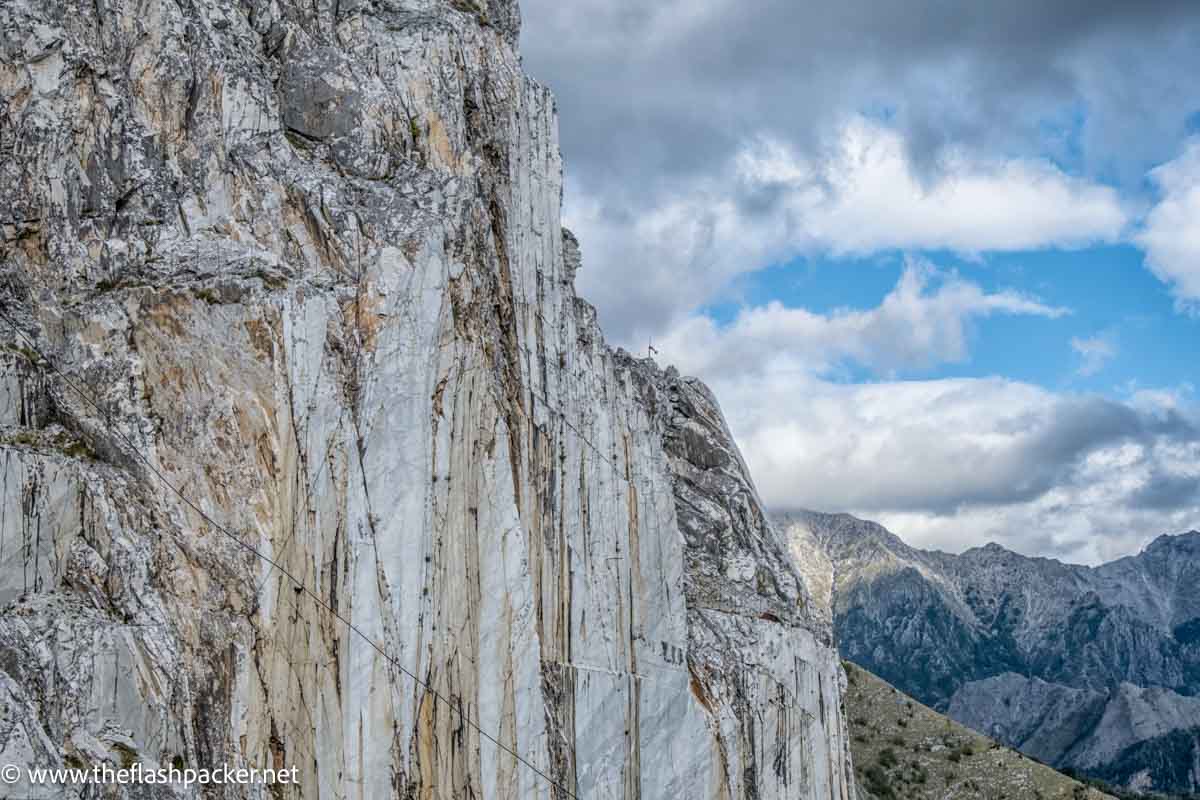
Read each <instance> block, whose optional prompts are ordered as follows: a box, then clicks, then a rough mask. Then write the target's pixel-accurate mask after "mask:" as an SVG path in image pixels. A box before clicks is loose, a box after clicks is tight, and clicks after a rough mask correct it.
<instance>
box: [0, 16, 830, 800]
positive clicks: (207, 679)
mask: <svg viewBox="0 0 1200 800" xmlns="http://www.w3.org/2000/svg"><path fill="white" fill-rule="evenodd" d="M517 24H518V16H517V10H516V8H515V4H514V3H512V2H510V0H488V2H486V3H485V2H480V0H451V1H450V2H440V1H439V2H435V0H390V2H384V1H382V0H381V1H380V2H370V3H369V2H361V1H358V0H340V2H337V1H335V0H316V1H315V2H303V3H301V2H282V1H280V0H245V1H244V2H241V3H225V2H220V1H219V0H197V2H193V3H188V4H182V5H181V4H177V3H173V2H167V1H166V0H101V1H100V2H95V3H93V2H91V0H88V2H82V1H81V0H80V1H79V2H67V1H66V0H56V1H55V2H41V1H40V0H36V1H35V0H14V2H9V3H6V4H4V6H3V8H0V32H2V39H0V48H2V56H3V57H2V58H0V97H2V103H3V108H4V114H3V115H2V116H0V120H2V122H0V125H2V126H3V127H0V149H3V150H4V153H3V156H4V157H3V159H2V160H0V161H2V165H0V185H2V186H3V189H4V193H5V196H6V198H7V207H6V208H5V209H4V210H3V212H2V213H3V217H2V219H3V229H2V232H3V247H4V250H3V261H2V265H3V266H2V269H3V273H2V274H0V302H3V304H4V309H5V313H6V314H8V315H10V316H12V317H14V318H15V319H16V320H17V322H18V323H19V324H20V325H21V326H22V328H23V330H24V331H25V332H27V333H28V335H29V336H30V337H31V338H33V339H34V340H35V341H36V342H37V344H38V347H39V349H41V350H42V351H44V352H45V353H46V354H47V355H49V356H50V358H51V359H52V360H53V361H54V362H55V363H56V364H57V365H58V366H59V367H61V368H62V369H63V370H64V371H65V372H66V373H67V374H68V375H69V376H70V377H71V378H72V380H73V381H74V382H75V383H77V384H78V385H79V386H80V387H81V388H83V389H84V390H85V392H86V393H87V394H88V395H89V396H90V397H92V398H94V399H95V400H96V402H97V403H98V408H97V407H93V406H91V405H89V403H88V402H86V401H84V400H83V399H81V397H80V396H79V395H78V394H76V393H75V392H73V391H72V390H71V389H70V388H69V387H68V385H67V383H66V382H64V381H63V380H61V379H59V378H58V377H56V376H55V375H54V373H53V372H52V371H50V370H48V369H47V367H46V365H45V364H44V363H42V362H41V361H40V360H39V359H38V357H37V356H36V354H35V353H34V352H33V350H32V348H30V347H28V346H27V345H26V344H24V343H23V342H22V341H21V340H20V339H19V338H18V337H16V336H15V335H14V334H13V333H12V331H11V330H7V329H5V330H4V331H3V332H0V344H2V347H3V350H2V351H0V426H2V427H0V473H2V475H0V492H2V493H3V497H2V502H3V511H2V513H0V607H2V608H3V613H2V615H0V762H5V763H17V764H27V765H42V766H57V765H64V764H65V765H68V766H85V767H88V766H91V765H92V764H97V763H112V764H117V765H119V764H122V763H128V762H129V761H130V760H136V761H142V762H145V763H146V764H149V765H154V764H158V765H163V766H169V765H176V766H182V765H186V766H193V767H208V766H217V765H221V764H230V765H246V766H252V765H253V766H282V767H287V766H292V765H295V766H297V767H298V769H299V774H300V778H301V785H300V786H299V787H298V788H296V789H287V790H284V792H283V796H291V797H304V798H381V797H403V798H466V797H475V798H533V797H538V798H562V797H567V796H568V795H567V794H565V793H564V792H562V791H560V790H557V789H554V788H552V787H551V785H550V784H549V783H548V782H547V781H546V780H545V779H543V778H541V777H539V776H538V775H537V774H536V773H535V772H534V771H533V770H532V769H530V768H528V767H527V766H525V765H524V764H522V763H520V762H518V761H517V760H516V759H515V758H514V757H513V756H512V755H510V754H509V753H508V752H506V751H505V750H503V749H500V748H497V747H496V746H495V745H494V744H492V743H491V742H489V741H488V740H487V739H486V738H484V737H481V736H480V735H479V733H478V732H477V731H476V730H475V729H474V728H473V727H471V726H470V725H467V724H464V723H463V721H462V716H461V714H465V715H466V716H468V717H470V718H471V719H472V720H474V721H475V722H477V723H478V725H479V726H480V727H481V728H482V729H483V730H484V731H487V732H488V733H489V734H491V735H494V736H495V737H497V738H498V739H499V740H500V741H501V742H502V743H503V744H504V745H505V747H507V748H509V749H511V750H513V751H516V752H519V753H520V754H521V755H522V756H523V757H524V758H526V759H527V760H528V761H530V762H531V763H532V764H534V765H536V766H537V768H538V769H539V770H541V771H542V772H544V773H546V774H547V775H549V776H551V777H552V778H553V780H554V781H556V782H558V783H560V784H562V785H563V786H565V787H567V788H568V789H569V791H570V792H572V793H573V794H574V795H576V796H578V797H580V798H586V800H609V799H610V798H611V799H616V798H622V799H623V800H628V799H629V798H672V800H678V798H688V799H689V800H691V798H697V799H699V800H703V799H704V798H714V799H715V798H763V799H764V800H765V799H766V798H836V799H837V800H846V799H847V798H851V797H853V788H852V785H851V783H852V781H851V779H850V769H849V758H848V749H847V743H846V740H845V736H846V733H845V727H844V722H843V718H842V714H843V712H842V706H841V697H842V680H843V676H842V671H841V667H840V664H839V662H838V660H837V654H836V651H835V650H834V649H833V647H832V642H831V636H830V626H829V619H828V615H827V614H823V613H821V612H820V611H818V610H816V609H815V607H814V606H813V605H812V603H811V601H810V599H809V593H808V589H807V588H806V586H805V584H804V581H803V580H802V578H801V577H800V573H799V572H798V571H797V569H796V567H795V565H794V563H793V562H792V561H791V559H790V557H789V556H788V555H787V551H786V548H785V547H784V546H783V545H781V544H780V542H779V540H778V539H777V537H776V535H775V533H774V531H773V529H772V528H771V527H770V526H769V525H768V524H767V523H766V521H765V519H764V517H763V513H762V510H761V505H760V503H759V501H758V499H757V497H756V495H755V493H754V489H753V486H752V484H751V483H750V479H749V477H748V475H747V472H746V470H745V466H744V464H743V463H742V461H741V458H740V456H739V455H738V454H737V451H736V448H735V447H734V445H733V443H732V440H731V439H730V436H729V433H728V431H727V429H726V428H725V425H724V422H723V420H722V419H721V415H720V412H719V410H718V409H717V406H716V403H715V401H714V400H713V399H712V398H711V396H710V395H709V394H708V392H707V390H706V389H704V388H703V387H702V386H700V385H699V384H697V383H696V382H694V381H691V380H687V379H682V378H679V377H678V376H677V375H675V374H673V373H663V372H660V371H659V370H658V369H657V368H656V367H655V366H654V365H653V364H652V363H651V362H647V361H639V360H635V359H633V358H630V357H629V356H627V355H625V354H623V353H620V352H613V351H611V350H610V349H608V348H607V347H606V345H605V344H604V341H603V339H602V336H601V334H600V332H599V330H598V328H597V326H596V323H595V318H594V314H593V312H592V310H591V309H590V307H589V306H587V304H586V303H584V302H582V301H581V300H579V299H578V298H576V297H575V294H574V290H573V287H572V278H573V275H574V272H575V270H576V269H578V268H579V267H580V256H579V252H578V248H577V245H576V243H575V242H574V238H573V237H571V236H569V235H568V234H565V233H564V232H563V231H562V229H561V228H560V223H559V204H560V197H561V173H562V165H561V162H560V158H559V148H558V140H557V125H556V119H555V114H554V102H553V98H552V97H551V96H550V94H549V93H548V92H547V91H546V90H545V89H543V88H542V87H540V86H538V85H537V84H535V83H533V82H532V81H530V80H529V79H528V78H527V77H525V75H524V74H523V73H522V71H521V66H520V60H519V57H518V55H517V53H516V51H515V40H516V37H517ZM615 135H616V132H615ZM116 431H119V432H120V433H121V434H122V435H123V436H125V437H128V438H129V439H131V440H132V441H134V442H135V443H137V445H138V447H139V449H140V450H141V452H142V453H144V454H145V455H146V456H147V457H148V458H149V459H150V461H151V462H152V463H153V464H154V465H155V467H156V468H157V469H158V470H159V471H161V472H162V474H163V475H165V477H166V478H167V479H168V480H169V481H170V482H171V483H173V484H174V486H176V487H178V488H179V489H180V490H181V491H182V492H183V493H184V494H185V495H186V496H187V497H188V498H189V499H191V500H192V501H193V502H194V503H195V504H196V505H197V506H199V507H200V508H202V509H203V510H204V512H205V514H207V515H209V516H211V517H212V518H213V519H215V520H216V521H218V522H219V523H220V524H221V525H223V526H226V527H228V528H229V529H231V530H233V531H235V532H236V533H237V534H238V535H239V536H240V537H242V538H243V539H244V540H246V541H247V542H249V543H250V544H251V545H253V546H254V547H255V548H257V549H258V550H259V551H261V552H262V553H264V554H266V555H268V556H269V557H270V558H272V559H274V560H276V561H277V562H278V563H279V564H280V565H281V566H283V567H284V568H285V569H286V570H287V571H288V572H289V573H291V574H292V575H294V576H296V577H298V578H299V579H300V580H302V581H303V582H304V583H305V584H307V585H308V586H309V587H311V588H312V589H313V590H314V591H316V592H317V593H318V594H319V595H320V596H321V597H322V598H323V599H324V601H325V602H326V603H328V604H329V605H330V606H331V607H333V608H335V609H336V610H337V612H338V614H340V615H342V616H344V617H346V618H347V619H349V620H350V621H351V622H352V623H353V624H354V625H355V626H356V627H357V628H358V629H359V630H361V631H362V632H364V633H365V634H366V635H367V636H369V637H371V638H372V639H373V640H374V641H376V642H378V643H380V644H381V646H383V647H384V649H385V650H386V652H387V654H388V656H389V658H390V659H394V661H395V663H391V662H389V659H387V658H384V657H383V656H381V655H380V654H379V653H378V652H376V651H375V650H374V649H372V648H371V647H370V646H368V645H367V644H366V643H365V642H363V641H362V640H361V639H359V638H357V637H356V636H355V635H353V634H351V632H350V631H349V630H348V629H347V628H346V626H345V625H343V624H342V623H341V622H339V621H338V620H337V619H336V618H334V617H333V615H331V614H330V613H329V612H327V611H324V610H321V609H320V608H319V607H318V606H317V605H316V604H315V603H313V602H312V601H311V600H310V598H308V597H306V596H304V595H303V594H302V593H299V592H298V591H297V590H296V587H295V585H294V584H293V582H292V581H291V580H289V579H288V578H287V577H286V576H284V575H283V573H282V572H281V571H280V570H278V569H274V568H272V567H271V566H270V565H269V564H267V563H266V562H264V561H263V560H261V559H259V558H257V557H255V556H254V555H252V554H251V553H249V552H247V551H246V550H245V549H244V548H242V547H240V546H239V545H238V544H237V543H236V542H234V541H232V540H230V539H229V538H228V537H227V536H225V535H224V534H223V533H221V532H220V531H218V530H217V529H215V528H214V527H213V526H212V525H210V524H209V523H208V522H207V521H205V519H204V518H203V517H202V516H201V515H200V514H198V513H197V512H196V511H195V510H194V509H192V508H190V507H189V506H188V505H187V504H185V503H184V502H183V501H182V500H180V498H179V497H177V496H175V495H173V494H172V493H171V491H170V490H169V489H167V488H166V487H165V486H164V485H163V484H162V483H161V482H160V481H158V480H157V479H156V478H155V477H154V476H153V475H152V474H151V472H150V470H149V469H148V468H147V467H146V466H145V465H143V464H141V463H140V462H139V461H138V460H137V459H136V458H135V457H134V456H133V455H132V452H131V449H130V447H129V446H128V444H126V443H125V442H124V441H123V440H122V438H121V437H119V436H118V435H117V434H116V433H115V432H116ZM396 664H399V665H402V666H403V668H404V671H402V670H401V669H399V668H398V667H397V666H396ZM405 671H407V672H409V673H412V674H413V675H416V676H418V677H419V678H420V679H421V681H422V682H424V683H425V684H427V685H428V687H431V688H432V689H433V690H434V691H436V692H437V693H438V694H440V695H441V696H442V697H443V698H452V702H445V701H442V700H438V699H437V698H436V697H435V696H434V694H433V692H431V691H429V690H427V689H426V688H423V687H422V686H421V685H419V684H418V683H417V682H415V681H414V680H412V679H411V678H410V677H409V676H408V675H406V674H405ZM18 788H20V787H18ZM31 791H33V790H31ZM121 791H124V792H125V793H126V794H125V796H130V797H132V796H135V794H134V790H130V789H126V790H121ZM193 791H194V790H193ZM260 795H262V790H261V789H259V788H244V787H243V788H238V787H224V788H222V789H220V790H219V792H218V793H217V794H215V795H213V796H224V797H242V796H247V797H249V796H260ZM35 796H36V795H35ZM136 796H137V797H154V796H162V797H168V796H174V795H172V794H171V793H170V792H169V791H168V790H165V789H162V788H161V787H160V788H157V789H153V790H151V789H148V788H147V787H141V788H139V789H138V790H137V794H136Z"/></svg>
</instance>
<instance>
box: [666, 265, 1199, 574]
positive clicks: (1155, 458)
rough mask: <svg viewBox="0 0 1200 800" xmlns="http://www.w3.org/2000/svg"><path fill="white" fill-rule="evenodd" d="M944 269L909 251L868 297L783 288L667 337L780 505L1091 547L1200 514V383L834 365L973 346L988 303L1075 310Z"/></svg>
mask: <svg viewBox="0 0 1200 800" xmlns="http://www.w3.org/2000/svg"><path fill="white" fill-rule="evenodd" d="M932 277H933V275H932V273H931V272H930V270H929V268H928V267H927V266H923V265H919V264H915V265H910V266H909V268H908V269H907V270H906V272H905V274H904V277H903V278H902V279H901V281H900V282H899V284H898V285H897V286H896V288H895V289H894V290H893V291H892V292H891V293H890V294H889V295H888V297H887V298H886V299H885V300H884V301H883V302H881V303H880V305H879V306H877V307H875V308H872V309H868V310H864V311H839V312H834V313H831V314H828V315H820V314H814V313H811V312H808V311H804V310H799V309H787V308H783V307H782V306H780V305H778V304H772V305H769V306H766V307H762V308H755V309H749V310H747V311H745V312H743V313H742V314H741V315H740V316H739V317H738V318H737V319H735V320H734V321H733V322H732V323H730V324H729V325H727V326H724V327H718V326H715V325H713V324H712V323H711V322H710V321H708V320H706V319H704V318H701V317H696V318H691V319H688V320H685V321H684V322H682V323H681V324H680V326H679V327H677V328H676V329H674V330H673V331H671V333H670V334H669V335H668V336H667V337H665V338H664V339H662V340H660V342H659V343H658V344H659V347H660V350H661V354H662V357H663V360H664V361H668V362H675V363H677V364H678V365H679V366H680V367H681V368H682V369H683V370H684V371H685V372H694V373H696V374H698V375H699V376H700V377H702V378H703V379H704V380H706V381H707V382H708V383H709V385H710V386H711V387H712V389H713V390H714V392H715V393H716V395H717V397H719V398H721V403H722V405H723V408H724V410H725V413H726V416H727V418H728V420H729V424H730V427H731V428H732V430H733V432H734V435H735V437H736V439H737V441H738V443H739V445H740V446H741V448H742V452H743V455H744V456H745V458H746V461H747V463H748V464H749V466H750V469H751V473H752V474H753V476H754V478H755V481H756V484H757V486H758V489H759V492H760V494H761V495H762V497H763V498H764V500H765V501H766V502H767V504H768V505H769V506H771V507H774V508H777V509H788V508H815V509H818V510H824V511H848V512H850V513H855V514H858V515H859V516H863V517H866V518H869V519H877V520H879V521H880V522H883V523H884V524H886V525H888V526H889V527H891V528H892V529H893V530H895V531H896V532H897V533H900V534H901V535H903V536H905V537H906V538H908V539H910V540H911V541H913V542H914V543H916V544H919V545H922V546H932V547H940V548H944V549H949V550H955V551H957V550H962V549H965V548H967V547H970V546H974V545H980V544H984V543H986V542H987V541H989V540H997V541H1000V542H1002V543H1003V544H1005V545H1007V546H1009V547H1011V548H1013V549H1016V550H1018V551H1021V552H1026V553H1031V554H1041V555H1057V556H1060V557H1065V558H1069V559H1074V560H1079V561H1086V562H1095V561H1099V560H1105V559H1109V558H1112V557H1114V556H1117V555H1122V554H1125V553H1129V552H1134V551H1136V550H1137V549H1138V548H1139V547H1140V546H1141V545H1142V544H1144V543H1145V542H1146V541H1148V540H1149V539H1150V538H1153V537H1154V536H1156V535H1158V534H1160V533H1166V532H1178V531H1181V530H1187V529H1189V528H1193V527H1200V410H1198V408H1197V404H1196V401H1195V397H1194V395H1193V393H1192V392H1191V390H1190V389H1189V387H1178V388H1176V389H1174V390H1163V389H1145V388H1141V389H1138V390H1137V391H1133V389H1134V388H1136V387H1131V394H1130V396H1129V397H1128V398H1126V399H1124V400H1110V399H1106V398H1103V397H1098V396H1089V395H1078V394H1070V393H1063V392H1055V391H1050V390H1047V389H1044V388H1040V387H1037V386H1033V385H1030V384H1026V383H1021V382H1018V381H1013V380H1008V379H1004V378H978V379H976V378H971V379H946V380H926V381H897V380H888V381H882V382H877V383H865V384H845V383H839V382H836V381H834V380H830V379H829V375H830V374H831V373H832V374H834V375H836V374H837V369H838V367H839V365H840V364H841V363H843V362H845V361H847V360H853V361H856V362H859V363H864V364H866V365H868V366H870V367H872V368H874V369H876V370H878V371H880V372H884V373H886V372H890V371H892V370H895V369H906V368H911V367H913V366H920V365H929V364H935V363H938V362H941V361H952V360H956V359H959V358H962V357H964V356H965V355H966V353H967V342H966V337H965V334H964V329H965V327H966V326H967V325H968V323H969V321H970V320H971V319H972V318H973V317H975V316H980V315H985V314H994V313H1006V314H1037V315H1042V316H1053V315H1055V314H1059V313H1062V310H1061V309H1056V308H1052V307H1048V306H1045V305H1043V304H1041V303H1039V302H1038V301H1037V300H1035V299H1032V298H1028V297H1024V296H1022V295H1018V294H1015V293H1011V292H996V293H990V294H989V293H985V292H983V291H982V290H981V289H979V287H977V286H974V285H973V284H970V283H968V282H965V281H963V280H961V279H959V278H956V277H954V276H949V277H946V276H942V277H943V278H945V279H944V281H943V282H942V283H941V284H940V286H938V287H937V288H932V286H931V281H932ZM1081 343H1082V340H1081ZM1082 347H1083V349H1084V350H1087V351H1089V352H1092V353H1096V352H1101V351H1103V348H1098V347H1095V346H1090V345H1088V344H1086V343H1082Z"/></svg>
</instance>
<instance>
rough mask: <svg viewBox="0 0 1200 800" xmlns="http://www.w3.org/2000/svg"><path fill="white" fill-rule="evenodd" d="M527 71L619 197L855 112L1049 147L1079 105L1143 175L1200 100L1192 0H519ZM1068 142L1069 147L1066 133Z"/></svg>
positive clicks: (581, 160)
mask: <svg viewBox="0 0 1200 800" xmlns="http://www.w3.org/2000/svg"><path fill="white" fill-rule="evenodd" d="M523 7H524V10H525V12H524V17H525V22H524V33H523V37H522V47H523V51H524V53H525V57H526V64H527V68H528V69H529V71H530V72H531V73H532V74H533V75H534V76H535V77H538V78H540V79H542V80H544V81H546V82H548V83H549V84H550V85H551V86H552V87H554V88H555V89H556V90H557V94H558V97H559V103H560V109H561V112H562V123H561V124H562V130H563V147H564V152H565V154H566V156H567V159H568V170H569V172H571V173H572V174H574V175H576V176H578V177H579V178H580V180H581V181H582V182H584V183H585V184H586V185H587V186H589V187H591V188H593V189H596V190H599V189H603V190H604V194H605V195H606V196H610V197H612V198H613V199H614V202H619V201H621V200H626V199H628V198H629V197H630V196H635V195H636V194H638V193H644V192H645V191H646V190H647V188H649V189H650V190H651V191H653V189H655V188H656V185H658V184H660V183H662V182H670V181H673V180H679V179H680V178H683V177H686V176H688V175H691V174H695V173H703V172H705V171H706V170H709V169H710V168H711V167H712V165H713V164H714V163H719V162H720V161H722V160H723V159H725V158H726V157H727V156H728V155H729V153H730V151H731V150H732V148H734V147H735V146H736V145H737V143H738V142H740V141H742V140H743V139H744V138H745V137H746V136H748V135H752V134H755V133H759V132H763V131H767V132H770V133H773V134H775V135H778V136H781V137H783V138H785V139H787V140H789V141H792V142H794V143H797V144H799V145H801V146H803V147H805V148H813V147H815V146H816V145H817V144H818V142H819V141H820V137H821V136H822V135H823V134H825V133H827V132H828V130H829V127H830V125H832V124H836V122H837V119H838V117H839V116H840V115H842V114H844V113H846V112H852V111H862V110H871V109H878V110H881V111H886V112H887V113H889V114H894V118H895V120H896V121H897V122H898V123H899V124H900V125H901V126H902V128H903V129H904V130H905V132H906V134H907V136H906V138H907V140H908V142H909V144H910V146H911V147H912V148H913V150H914V151H915V152H917V153H918V154H920V155H922V156H924V157H925V158H924V160H927V161H928V160H931V157H932V156H933V155H934V154H936V153H937V152H938V151H939V150H940V148H941V147H942V146H943V145H944V144H946V143H947V142H954V143H964V142H965V143H968V144H977V145H980V146H984V147H987V148H989V149H997V148H998V149H1001V150H1007V151H1010V152H1011V151H1013V150H1031V149H1033V150H1038V151H1042V150H1045V149H1051V150H1053V149H1055V148H1056V147H1060V145H1059V144H1058V143H1057V137H1058V134H1057V133H1055V132H1048V131H1047V129H1046V126H1045V125H1044V124H1043V123H1044V122H1045V121H1047V120H1048V119H1053V118H1055V117H1058V118H1060V119H1063V121H1067V120H1066V116H1069V115H1071V114H1073V113H1075V112H1077V111H1083V112H1085V113H1086V114H1087V115H1088V119H1089V121H1088V123H1087V124H1086V125H1085V127H1084V129H1083V131H1082V139H1081V141H1079V142H1078V143H1077V144H1078V145H1080V146H1082V147H1083V149H1084V155H1085V157H1086V158H1087V160H1088V164H1089V165H1091V167H1092V168H1093V169H1096V170H1104V171H1121V172H1124V173H1128V174H1129V175H1131V176H1140V175H1141V174H1142V173H1143V172H1144V169H1145V167H1146V166H1148V165H1149V164H1150V163H1157V162H1160V161H1163V160H1166V159H1167V158H1169V157H1171V156H1172V155H1174V148H1175V147H1176V146H1177V144H1178V141H1179V138H1180V136H1181V134H1182V131H1183V126H1184V122H1185V119H1186V118H1187V116H1188V114H1189V113H1192V112H1194V111H1196V110H1197V108H1198V107H1200V84H1197V82H1195V81H1192V80H1190V79H1189V78H1188V77H1187V76H1190V75H1194V74H1196V73H1197V72H1198V71H1200V48H1197V47H1196V46H1195V42H1196V41H1197V33H1198V32H1200V4H1197V3H1195V2H1194V1H1193V0H1146V1H1145V2H1128V1H1127V0H1109V1H1107V2H1106V1H1104V0H1095V1H1093V0H1054V1H1053V2H1045V1H1044V0H1015V1H1014V2H1006V3H956V2H948V1H947V0H904V2H899V0H896V1H893V2H880V0H848V1H847V2H839V3H829V2H822V3H814V2H808V1H807V0H801V1H800V2H797V0H759V2H752V3H745V2H732V1H731V0H729V1H726V0H722V1H721V2H714V1H713V0H690V2H686V3H682V2H680V3H644V2H641V0H577V2H570V3H560V2H557V0H525V2H524V4H523ZM1060 149H1062V150H1063V151H1064V154H1065V152H1066V149H1067V146H1061V147H1060Z"/></svg>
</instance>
